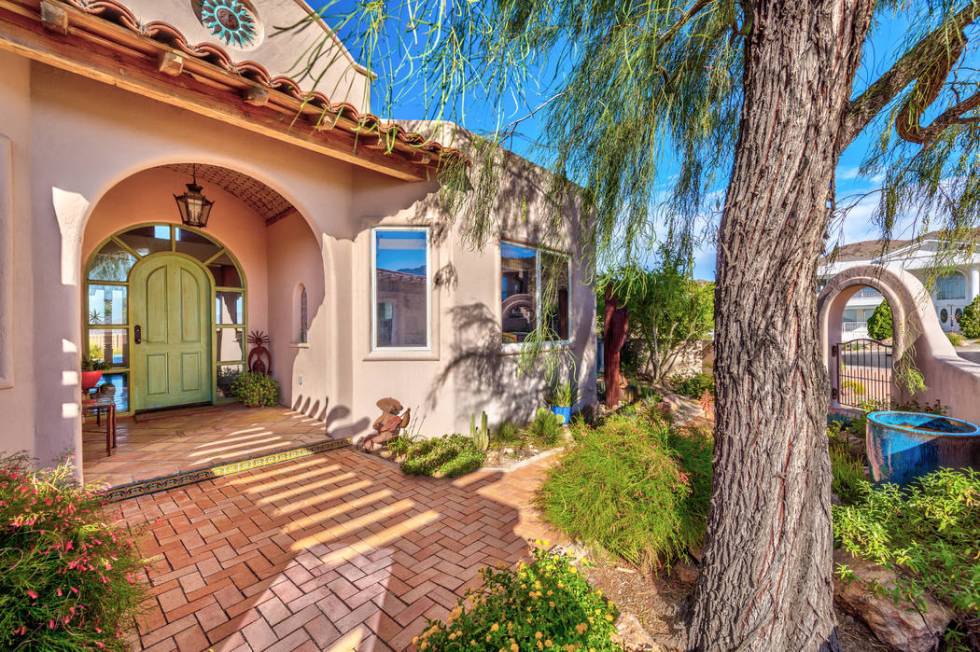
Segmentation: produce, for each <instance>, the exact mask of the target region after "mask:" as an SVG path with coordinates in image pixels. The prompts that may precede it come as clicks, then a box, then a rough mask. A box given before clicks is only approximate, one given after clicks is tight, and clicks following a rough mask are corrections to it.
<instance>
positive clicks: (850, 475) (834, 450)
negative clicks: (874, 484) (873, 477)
mask: <svg viewBox="0 0 980 652" xmlns="http://www.w3.org/2000/svg"><path fill="white" fill-rule="evenodd" d="M830 471H831V475H832V481H831V488H832V489H833V492H834V494H835V495H836V496H837V497H838V498H840V500H841V502H842V503H844V504H845V505H852V504H854V503H856V502H857V501H859V500H861V499H862V498H863V497H864V495H865V493H866V491H867V487H868V484H867V480H868V477H867V475H866V474H865V472H864V463H863V461H862V460H861V459H859V458H856V457H854V456H853V455H851V454H850V452H849V451H848V449H847V447H846V446H840V445H834V444H831V446H830Z"/></svg>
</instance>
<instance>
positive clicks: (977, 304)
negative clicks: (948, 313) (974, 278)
mask: <svg viewBox="0 0 980 652" xmlns="http://www.w3.org/2000/svg"><path fill="white" fill-rule="evenodd" d="M959 322H960V330H961V331H962V332H963V334H964V335H965V336H967V337H969V338H970V339H976V338H978V337H980V296H977V297H975V298H974V299H973V301H971V302H970V304H969V305H968V306H966V307H965V308H963V314H962V315H960V318H959Z"/></svg>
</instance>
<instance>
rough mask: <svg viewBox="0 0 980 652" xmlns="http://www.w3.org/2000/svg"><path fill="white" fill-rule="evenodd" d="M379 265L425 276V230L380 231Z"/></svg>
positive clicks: (377, 253)
mask: <svg viewBox="0 0 980 652" xmlns="http://www.w3.org/2000/svg"><path fill="white" fill-rule="evenodd" d="M377 234H378V241H377V250H376V257H377V261H378V267H379V268H381V269H390V270H393V271H396V272H398V271H408V270H411V271H412V272H414V273H420V272H421V275H422V276H425V238H426V233H425V231H378V232H377ZM420 268H421V269H420Z"/></svg>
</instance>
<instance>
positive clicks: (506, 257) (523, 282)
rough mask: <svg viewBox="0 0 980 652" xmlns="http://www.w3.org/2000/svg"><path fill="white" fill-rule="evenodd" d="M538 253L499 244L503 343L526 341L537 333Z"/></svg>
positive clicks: (524, 248) (511, 245) (532, 250)
mask: <svg viewBox="0 0 980 652" xmlns="http://www.w3.org/2000/svg"><path fill="white" fill-rule="evenodd" d="M536 267H537V252H536V251H535V250H534V249H530V248H528V247H519V246H517V245H513V244H508V243H502V244H501V245H500V300H501V302H502V303H501V314H502V319H503V323H502V324H501V332H502V333H503V339H504V342H523V341H524V340H525V339H526V338H527V336H528V335H529V334H530V333H531V332H532V331H533V330H534V328H535V324H536V323H537V322H536V318H535V314H534V307H535V304H536V299H535V296H536V294H537V291H536V285H537V283H536V282H537V271H536Z"/></svg>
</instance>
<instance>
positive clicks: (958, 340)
mask: <svg viewBox="0 0 980 652" xmlns="http://www.w3.org/2000/svg"><path fill="white" fill-rule="evenodd" d="M946 339H948V340H949V343H950V344H952V345H953V346H963V345H964V344H966V338H965V337H963V336H962V335H960V334H959V333H946Z"/></svg>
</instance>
